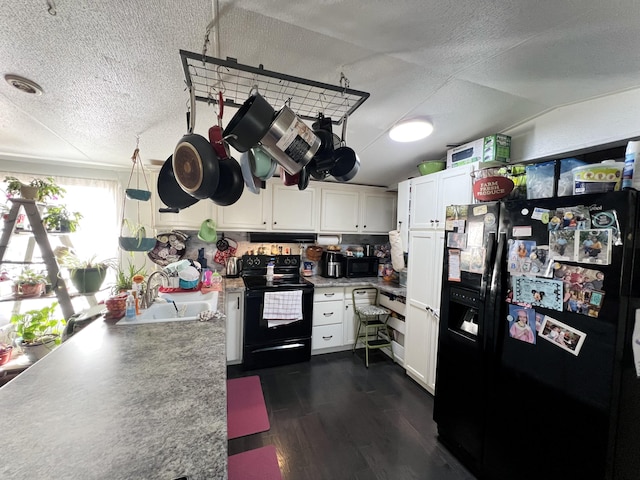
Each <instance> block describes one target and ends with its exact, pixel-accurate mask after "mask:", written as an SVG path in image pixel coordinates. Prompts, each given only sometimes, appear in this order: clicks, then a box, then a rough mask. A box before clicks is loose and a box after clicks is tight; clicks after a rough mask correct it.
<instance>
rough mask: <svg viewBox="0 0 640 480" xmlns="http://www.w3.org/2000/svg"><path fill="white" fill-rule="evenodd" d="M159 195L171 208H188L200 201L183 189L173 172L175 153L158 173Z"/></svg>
mask: <svg viewBox="0 0 640 480" xmlns="http://www.w3.org/2000/svg"><path fill="white" fill-rule="evenodd" d="M158 196H159V197H160V200H162V203H164V204H165V205H166V206H168V207H171V208H187V207H190V206H191V205H193V204H195V203H197V202H198V199H197V198H194V197H192V196H191V195H189V194H188V193H187V192H185V191H184V190H182V187H180V185H179V184H178V181H177V180H176V177H175V175H174V174H173V155H170V156H169V158H167V160H166V161H165V162H164V164H163V165H162V168H161V169H160V174H159V175H158Z"/></svg>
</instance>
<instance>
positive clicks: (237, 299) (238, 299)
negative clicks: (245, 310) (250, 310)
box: [236, 297, 240, 310]
mask: <svg viewBox="0 0 640 480" xmlns="http://www.w3.org/2000/svg"><path fill="white" fill-rule="evenodd" d="M236 301H237V302H238V310H240V297H238V298H236Z"/></svg>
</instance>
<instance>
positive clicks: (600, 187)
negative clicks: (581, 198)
mask: <svg viewBox="0 0 640 480" xmlns="http://www.w3.org/2000/svg"><path fill="white" fill-rule="evenodd" d="M623 170H624V162H616V161H615V160H604V161H603V162H601V163H594V164H590V165H585V166H583V167H576V168H574V169H573V170H572V172H573V194H574V195H583V194H586V193H605V192H613V191H617V190H620V187H621V184H622V171H623Z"/></svg>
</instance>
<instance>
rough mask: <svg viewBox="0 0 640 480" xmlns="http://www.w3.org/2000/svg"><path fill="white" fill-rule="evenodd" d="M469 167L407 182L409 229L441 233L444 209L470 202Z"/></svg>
mask: <svg viewBox="0 0 640 480" xmlns="http://www.w3.org/2000/svg"><path fill="white" fill-rule="evenodd" d="M472 171H473V165H464V166H461V167H455V168H449V169H446V170H442V171H441V172H437V173H432V174H430V175H425V176H423V177H419V178H414V179H413V180H411V200H410V202H411V213H410V219H409V226H410V228H411V229H436V230H442V229H444V223H445V213H446V207H447V205H465V204H470V203H472V201H473V193H472V181H471V172H472Z"/></svg>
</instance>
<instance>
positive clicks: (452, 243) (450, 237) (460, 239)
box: [447, 232, 467, 249]
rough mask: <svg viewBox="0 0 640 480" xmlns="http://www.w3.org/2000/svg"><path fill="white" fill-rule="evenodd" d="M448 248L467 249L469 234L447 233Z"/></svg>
mask: <svg viewBox="0 0 640 480" xmlns="http://www.w3.org/2000/svg"><path fill="white" fill-rule="evenodd" d="M447 247H449V248H458V249H465V248H467V234H466V233H456V232H448V233H447Z"/></svg>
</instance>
